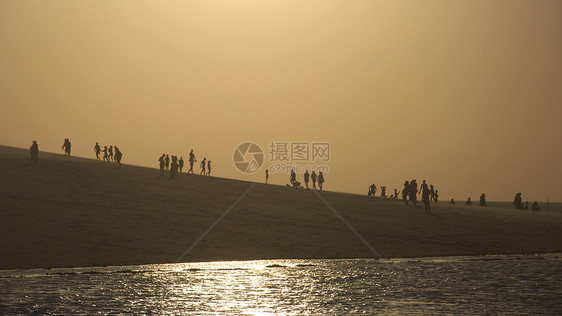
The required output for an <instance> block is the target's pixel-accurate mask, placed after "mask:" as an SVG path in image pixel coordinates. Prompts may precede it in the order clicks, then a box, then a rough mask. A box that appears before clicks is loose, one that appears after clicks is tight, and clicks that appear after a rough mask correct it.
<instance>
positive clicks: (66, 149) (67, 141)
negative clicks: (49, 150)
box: [62, 138, 70, 156]
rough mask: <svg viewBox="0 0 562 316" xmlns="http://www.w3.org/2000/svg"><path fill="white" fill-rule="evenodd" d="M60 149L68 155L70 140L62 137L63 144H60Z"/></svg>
mask: <svg viewBox="0 0 562 316" xmlns="http://www.w3.org/2000/svg"><path fill="white" fill-rule="evenodd" d="M62 149H64V154H65V155H68V156H70V140H68V138H65V139H64V144H62Z"/></svg>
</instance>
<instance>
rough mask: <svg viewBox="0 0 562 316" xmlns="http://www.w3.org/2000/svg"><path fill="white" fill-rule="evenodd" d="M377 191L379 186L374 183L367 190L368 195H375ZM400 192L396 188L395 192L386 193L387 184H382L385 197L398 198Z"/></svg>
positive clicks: (382, 194) (382, 193)
mask: <svg viewBox="0 0 562 316" xmlns="http://www.w3.org/2000/svg"><path fill="white" fill-rule="evenodd" d="M376 193H377V186H376V185H375V184H374V183H373V184H371V185H370V186H369V191H368V192H367V195H368V196H375V194H376ZM398 194H400V192H399V191H398V190H397V189H394V193H391V194H390V195H388V196H387V195H386V186H385V185H383V186H381V197H383V198H391V199H397V198H398Z"/></svg>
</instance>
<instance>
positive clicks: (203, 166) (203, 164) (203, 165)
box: [199, 158, 207, 175]
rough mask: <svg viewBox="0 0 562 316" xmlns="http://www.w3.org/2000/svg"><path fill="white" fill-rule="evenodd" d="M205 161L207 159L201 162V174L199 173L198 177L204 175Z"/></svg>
mask: <svg viewBox="0 0 562 316" xmlns="http://www.w3.org/2000/svg"><path fill="white" fill-rule="evenodd" d="M206 160H207V158H203V161H201V165H200V166H201V172H200V173H199V175H205V167H206V165H207V164H206V163H205V161H206Z"/></svg>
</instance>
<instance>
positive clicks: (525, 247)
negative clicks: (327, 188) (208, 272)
mask: <svg viewBox="0 0 562 316" xmlns="http://www.w3.org/2000/svg"><path fill="white" fill-rule="evenodd" d="M155 159H156V158H155ZM244 193H246V195H245V196H244V197H243V198H242V199H241V200H239V198H240V197H241V196H242V195H243V194H244ZM320 195H321V197H322V199H321V198H319V197H318V196H317V194H315V193H314V192H312V191H306V190H299V189H291V188H287V187H282V186H274V185H265V184H260V183H258V184H254V183H251V182H244V181H236V180H229V179H223V178H216V177H203V176H198V175H195V176H194V175H185V174H182V175H180V176H179V177H178V179H176V180H169V178H168V176H167V175H166V176H165V177H160V175H159V171H158V170H156V169H151V168H143V167H136V166H128V165H124V166H123V167H121V168H118V167H117V165H116V164H104V163H102V162H99V161H96V160H91V159H83V158H76V157H64V156H62V155H57V154H49V153H44V152H41V154H40V156H39V163H38V164H37V165H33V166H32V165H30V164H29V153H28V151H27V150H24V149H17V148H11V147H4V146H0V217H1V221H0V249H1V253H2V255H1V257H0V269H11V268H31V267H72V266H94V265H124V264H143V263H169V262H176V261H177V260H178V259H179V258H180V257H181V261H212V260H245V259H275V258H362V257H365V258H372V257H377V255H376V254H375V253H374V252H373V251H372V250H371V249H369V247H367V246H366V244H365V243H364V242H363V241H362V240H361V239H359V237H358V236H357V235H356V234H355V233H354V232H353V231H352V230H351V229H350V228H349V227H348V226H347V225H346V224H345V223H344V222H343V221H342V220H341V219H340V218H339V217H338V215H337V214H339V215H341V217H342V218H343V219H345V221H346V222H348V223H349V225H350V226H351V227H353V229H354V230H355V231H356V232H357V233H358V234H359V235H360V236H361V237H362V238H364V239H365V241H366V242H368V243H369V244H370V245H371V246H372V248H373V249H374V250H375V251H376V252H377V253H378V254H380V255H381V256H382V257H419V256H445V255H479V254H500V253H533V252H539V253H540V252H561V251H562V243H560V240H562V214H560V213H555V212H550V213H547V212H540V213H537V212H530V211H516V210H512V209H505V208H492V207H488V208H480V207H477V206H473V207H467V206H464V205H457V206H451V205H449V204H448V203H446V202H445V203H441V202H440V203H438V204H434V205H433V207H434V208H433V214H432V215H427V214H425V213H424V211H423V209H422V208H418V209H414V208H412V207H411V206H405V205H404V204H403V203H402V202H401V201H395V200H387V199H381V198H372V197H367V196H359V195H353V194H344V193H335V192H322V193H320ZM237 200H239V202H238V203H237V204H236V205H235V206H234V207H232V208H231V206H232V205H233V203H235V202H236V201H237ZM323 200H324V201H325V202H326V203H327V204H328V205H330V206H331V207H332V208H333V210H335V211H336V212H337V214H336V213H335V212H334V211H333V210H331V209H330V208H329V207H328V206H327V205H326V203H325V202H324V201H323ZM229 208H230V211H229V212H228V213H227V214H226V215H225V216H224V217H223V218H222V219H221V220H220V221H219V222H218V223H217V224H216V226H214V227H213V229H212V230H210V231H209V232H208V234H207V235H205V236H204V238H201V239H200V241H199V243H197V244H196V245H195V246H194V247H192V245H193V244H194V243H195V242H196V241H197V240H198V239H199V238H200V237H201V236H202V235H203V234H204V233H205V232H206V231H207V230H208V229H209V227H211V225H213V223H215V222H216V220H217V219H218V218H220V217H221V216H222V215H224V214H225V212H226V211H227V210H229ZM191 247H192V249H191V250H190V251H189V252H187V253H186V251H187V250H188V249H190V248H191ZM184 254H185V256H183V257H182V255H184Z"/></svg>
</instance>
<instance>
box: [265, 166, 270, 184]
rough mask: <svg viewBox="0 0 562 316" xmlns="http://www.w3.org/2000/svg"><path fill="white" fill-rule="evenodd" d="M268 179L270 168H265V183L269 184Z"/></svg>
mask: <svg viewBox="0 0 562 316" xmlns="http://www.w3.org/2000/svg"><path fill="white" fill-rule="evenodd" d="M267 180H269V170H268V169H265V184H267Z"/></svg>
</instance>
